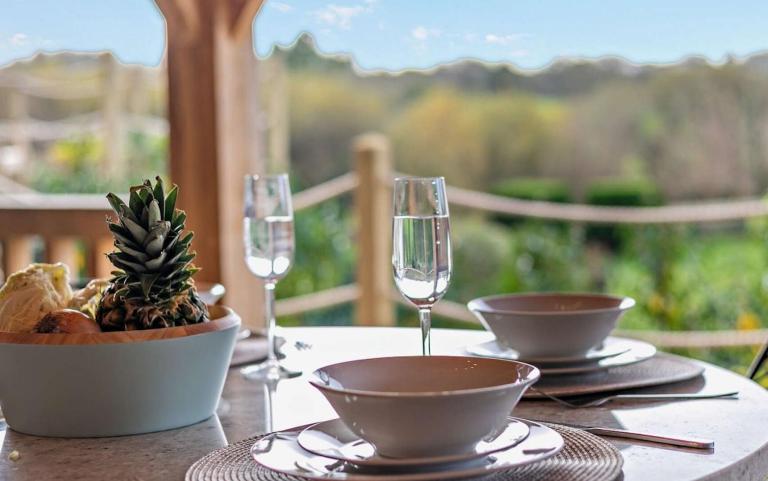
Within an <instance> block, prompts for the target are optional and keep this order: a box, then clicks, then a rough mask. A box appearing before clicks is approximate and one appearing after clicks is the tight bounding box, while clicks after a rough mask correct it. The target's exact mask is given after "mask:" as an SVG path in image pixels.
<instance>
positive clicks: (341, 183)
mask: <svg viewBox="0 0 768 481" xmlns="http://www.w3.org/2000/svg"><path fill="white" fill-rule="evenodd" d="M352 156H353V161H354V171H352V172H348V173H346V174H343V175H341V176H339V177H337V178H335V179H332V180H330V181H328V182H325V183H323V184H320V185H317V186H314V187H311V188H309V189H306V190H304V191H301V192H298V193H296V194H295V195H294V198H293V204H294V210H296V211H297V212H298V211H301V210H304V209H307V208H309V207H312V206H314V205H317V204H319V203H322V202H325V201H327V200H330V199H333V198H335V197H338V196H341V195H344V194H346V193H349V192H354V200H355V210H354V215H355V221H356V245H357V247H358V259H359V261H358V263H357V280H356V283H355V284H351V285H345V286H339V287H335V288H332V289H327V290H324V291H320V292H315V293H312V294H308V295H303V296H297V297H293V298H288V299H280V300H279V301H278V302H277V312H278V314H279V315H296V314H301V313H303V312H308V311H312V310H317V309H324V308H328V307H333V306H336V305H339V304H343V303H350V302H353V303H355V305H356V309H355V323H356V324H362V325H393V324H394V323H395V315H394V305H395V303H398V302H399V303H402V304H405V305H409V304H408V303H407V302H406V301H405V300H404V299H403V298H402V296H400V294H399V293H397V292H396V291H394V290H393V289H392V273H391V266H390V254H391V221H392V219H391V184H392V182H391V181H392V178H393V177H394V176H395V172H394V171H393V168H392V158H391V152H390V146H389V141H388V139H387V138H386V137H384V136H383V135H380V134H366V135H362V136H359V137H358V138H356V139H355V141H354V142H353V144H352ZM448 198H449V201H450V202H451V204H453V205H456V206H461V207H467V208H472V209H478V210H483V211H487V212H494V213H501V214H509V215H515V216H522V217H532V218H540V219H549V220H561V221H570V222H583V223H611V224H660V223H705V222H721V221H730V220H740V219H747V218H751V217H758V216H765V215H768V204H766V203H765V202H764V201H763V200H762V199H741V200H728V201H721V202H705V203H697V204H678V205H671V206H663V207H638V208H629V207H600V206H590V205H579V204H558V203H550V202H536V201H527V200H520V199H509V198H506V197H501V196H496V195H491V194H487V193H484V192H476V191H471V190H467V189H461V188H457V187H452V186H449V188H448ZM109 212H110V210H109V206H108V205H107V202H106V200H105V199H104V197H103V196H102V195H44V194H37V193H19V194H4V195H0V226H2V228H0V241H2V245H3V256H2V257H3V264H2V265H3V269H4V270H5V272H12V271H14V270H17V269H19V268H21V267H23V266H25V265H26V264H27V263H29V262H30V261H31V260H32V256H33V242H32V241H33V239H34V236H39V237H42V239H43V240H44V241H45V242H44V245H45V259H46V260H48V261H52V262H53V261H62V262H67V263H70V264H71V265H78V264H77V257H78V252H79V251H78V249H77V248H76V246H77V245H78V243H80V242H82V243H84V245H85V246H86V251H87V255H86V259H85V264H86V265H85V268H86V269H85V271H86V273H87V275H89V276H91V275H96V276H105V275H108V274H109V271H110V270H111V265H110V264H109V262H108V261H107V260H106V258H105V256H104V255H103V254H104V253H105V252H108V251H110V250H111V249H112V241H111V238H110V237H109V234H108V233H107V232H106V229H105V228H104V219H105V217H106V215H108V214H109ZM299 248H301V246H299ZM434 312H435V314H436V315H438V316H443V317H448V318H451V319H456V320H460V321H464V322H468V323H477V320H476V319H475V317H474V316H473V315H472V314H471V313H470V312H469V311H468V310H467V308H466V307H465V306H464V305H463V304H460V303H456V302H452V301H448V300H445V299H444V300H441V301H440V302H439V303H437V304H436V305H435V307H434ZM618 334H619V335H624V336H627V337H634V338H638V339H645V340H648V341H650V342H652V343H654V344H656V345H658V346H660V347H679V348H709V347H733V346H750V345H758V344H761V343H762V342H763V341H764V340H765V338H766V337H768V329H757V330H750V331H681V332H667V331H626V330H624V331H619V332H618Z"/></svg>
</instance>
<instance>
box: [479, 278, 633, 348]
mask: <svg viewBox="0 0 768 481" xmlns="http://www.w3.org/2000/svg"><path fill="white" fill-rule="evenodd" d="M634 305H635V301H634V299H632V298H629V297H617V296H611V295H606V294H576V293H568V294H562V293H535V294H502V295H498V296H489V297H481V298H478V299H474V300H472V301H470V302H469V303H468V304H467V307H468V308H469V310H470V311H472V313H474V314H475V316H477V318H478V319H479V320H480V322H482V323H483V325H484V326H485V328H486V329H488V330H489V331H491V332H493V334H494V335H495V336H496V340H497V342H498V343H499V344H500V345H501V346H503V347H508V348H512V349H514V350H515V351H517V352H518V353H519V354H520V357H521V358H523V359H524V358H526V357H530V358H546V357H565V356H579V355H584V354H586V353H587V351H589V350H590V349H592V348H593V347H595V346H597V345H599V344H600V343H601V342H603V341H604V340H605V338H606V337H608V335H609V334H610V333H611V331H612V330H613V329H614V328H615V327H616V323H617V322H618V320H619V318H620V317H621V315H622V314H624V312H626V311H627V310H628V309H630V308H632V307H633V306H634Z"/></svg>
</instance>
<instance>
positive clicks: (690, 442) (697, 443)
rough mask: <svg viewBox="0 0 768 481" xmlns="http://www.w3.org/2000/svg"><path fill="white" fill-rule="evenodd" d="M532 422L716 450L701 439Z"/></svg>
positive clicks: (671, 444)
mask: <svg viewBox="0 0 768 481" xmlns="http://www.w3.org/2000/svg"><path fill="white" fill-rule="evenodd" d="M531 421H536V422H544V423H552V424H562V425H563V426H568V427H572V428H576V429H581V430H582V431H586V432H588V433H591V434H594V435H596V436H610V437H614V438H624V439H635V440H638V441H648V442H651V443H658V444H668V445H670V446H682V447H686V448H696V449H714V448H715V442H714V441H713V440H711V439H699V438H681V437H677V436H661V435H658V434H650V433H642V432H637V431H628V430H626V429H616V428H604V427H600V426H585V425H582V424H571V423H564V422H560V421H547V420H537V419H531Z"/></svg>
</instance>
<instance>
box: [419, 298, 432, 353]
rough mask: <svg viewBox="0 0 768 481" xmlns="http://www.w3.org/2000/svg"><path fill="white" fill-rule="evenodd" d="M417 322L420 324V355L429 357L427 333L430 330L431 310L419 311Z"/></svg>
mask: <svg viewBox="0 0 768 481" xmlns="http://www.w3.org/2000/svg"><path fill="white" fill-rule="evenodd" d="M419 322H420V323H421V354H422V355H424V356H429V355H431V354H432V348H431V346H430V340H429V331H430V329H431V328H432V309H419Z"/></svg>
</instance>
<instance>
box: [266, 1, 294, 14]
mask: <svg viewBox="0 0 768 481" xmlns="http://www.w3.org/2000/svg"><path fill="white" fill-rule="evenodd" d="M267 5H269V6H270V7H272V8H274V9H275V10H277V11H278V12H280V13H290V12H292V11H294V10H296V7H294V6H293V5H289V4H287V3H284V2H269V3H268V4H267Z"/></svg>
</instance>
